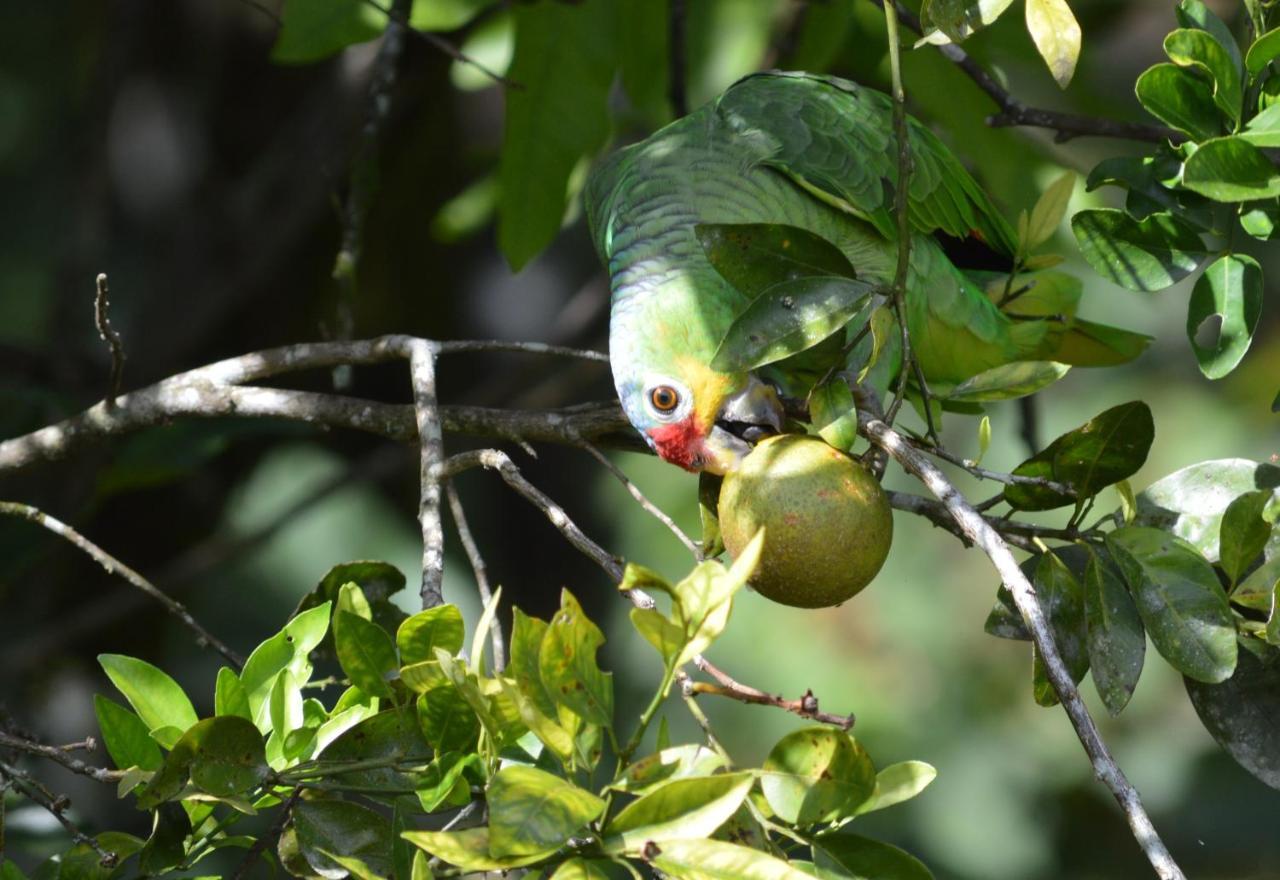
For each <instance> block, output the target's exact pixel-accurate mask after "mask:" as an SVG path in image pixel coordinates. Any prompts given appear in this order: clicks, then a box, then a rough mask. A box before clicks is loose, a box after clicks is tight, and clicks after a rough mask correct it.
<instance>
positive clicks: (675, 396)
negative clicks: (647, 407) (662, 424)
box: [649, 385, 680, 414]
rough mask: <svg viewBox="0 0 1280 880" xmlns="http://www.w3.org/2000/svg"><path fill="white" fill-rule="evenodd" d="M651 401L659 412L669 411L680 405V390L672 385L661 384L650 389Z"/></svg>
mask: <svg viewBox="0 0 1280 880" xmlns="http://www.w3.org/2000/svg"><path fill="white" fill-rule="evenodd" d="M649 403H651V404H653V408H654V409H656V410H657V411H658V412H660V413H663V414H666V413H669V412H671V411H672V410H674V409H675V408H676V407H677V406H679V405H680V392H678V391H676V390H675V389H674V388H672V387H671V386H670V385H659V386H657V387H656V388H653V389H651V390H650V391H649Z"/></svg>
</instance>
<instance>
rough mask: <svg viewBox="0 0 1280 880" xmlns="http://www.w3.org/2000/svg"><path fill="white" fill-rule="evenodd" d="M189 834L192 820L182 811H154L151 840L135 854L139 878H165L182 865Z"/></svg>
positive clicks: (173, 807) (171, 808)
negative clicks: (170, 871)
mask: <svg viewBox="0 0 1280 880" xmlns="http://www.w3.org/2000/svg"><path fill="white" fill-rule="evenodd" d="M139 805H141V802H139ZM148 809H150V808H148ZM190 833H191V820H190V819H189V818H188V817H187V814H186V813H185V812H184V811H183V809H182V807H180V806H178V805H177V804H160V805H159V808H158V809H156V810H155V820H154V822H153V824H152V829H151V836H150V837H149V838H147V842H146V844H145V845H144V846H143V847H142V849H141V850H140V851H139V852H138V868H139V869H140V870H141V873H142V875H143V876H153V875H156V874H164V873H167V870H168V869H169V868H172V867H174V866H176V865H177V864H178V863H179V862H181V861H182V859H183V857H184V856H185V855H186V852H185V848H184V846H183V844H184V842H185V841H186V838H187V835H189V834H190Z"/></svg>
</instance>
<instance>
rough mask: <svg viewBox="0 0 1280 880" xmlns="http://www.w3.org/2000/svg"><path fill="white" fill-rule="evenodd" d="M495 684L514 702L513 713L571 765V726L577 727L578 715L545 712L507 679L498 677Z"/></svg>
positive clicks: (565, 762)
mask: <svg viewBox="0 0 1280 880" xmlns="http://www.w3.org/2000/svg"><path fill="white" fill-rule="evenodd" d="M498 684H499V685H501V687H502V691H503V693H504V694H505V695H506V696H507V697H508V698H509V699H510V700H511V701H512V703H513V704H514V705H515V707H516V712H517V713H518V714H519V716H520V720H521V721H522V722H523V723H524V725H525V727H527V728H529V730H530V731H531V732H532V733H533V735H534V736H536V737H537V738H538V740H539V741H540V742H541V743H542V744H543V745H544V746H546V747H547V748H548V749H550V750H551V753H552V754H554V755H555V757H556V759H557V760H558V761H560V763H561V764H563V765H565V766H566V767H568V766H570V765H571V761H572V759H573V756H574V737H573V733H572V732H571V729H570V728H576V727H577V726H578V725H579V724H580V719H579V717H578V716H577V715H575V714H574V713H572V712H571V711H570V710H568V709H561V710H557V709H554V708H553V709H552V711H551V712H550V713H544V712H543V711H542V710H541V709H539V708H538V707H537V706H535V705H534V703H533V701H532V700H531V699H530V698H529V697H528V696H527V695H525V694H524V693H523V692H522V691H521V690H520V688H519V686H518V685H517V684H515V683H513V682H512V681H511V680H510V679H506V678H502V679H498ZM562 713H563V715H562ZM563 716H567V718H566V717H563ZM562 720H563V721H565V722H567V724H568V726H566V725H565V724H562V723H561V721H562Z"/></svg>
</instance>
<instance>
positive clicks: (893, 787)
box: [854, 761, 938, 816]
mask: <svg viewBox="0 0 1280 880" xmlns="http://www.w3.org/2000/svg"><path fill="white" fill-rule="evenodd" d="M937 775H938V771H937V770H936V769H934V767H933V765H931V764H926V763H925V762H924V761H900V762H899V763H897V764H890V765H889V766H888V767H885V768H884V769H883V770H881V771H880V772H879V773H877V774H876V785H875V789H874V790H873V791H872V792H871V797H869V798H867V799H866V800H865V801H863V802H862V803H861V804H859V805H858V808H857V809H856V810H855V811H854V815H856V816H861V815H862V814H863V813H874V812H875V811H876V810H883V809H885V808H886V807H892V806H894V805H895V804H900V803H902V802H903V801H909V800H911V799H912V798H913V797H915V796H916V795H918V794H919V793H920V792H922V791H924V790H925V789H926V788H928V787H929V783H931V782H933V780H934V779H935V778H936V777H937Z"/></svg>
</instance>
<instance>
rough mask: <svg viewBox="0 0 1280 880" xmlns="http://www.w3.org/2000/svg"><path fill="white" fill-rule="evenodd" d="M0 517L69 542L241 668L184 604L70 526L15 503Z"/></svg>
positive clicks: (1, 509) (1, 508) (3, 506)
mask: <svg viewBox="0 0 1280 880" xmlns="http://www.w3.org/2000/svg"><path fill="white" fill-rule="evenodd" d="M0 515H4V516H16V517H20V518H22V519H25V520H28V521H30V522H33V523H35V524H36V525H38V526H41V527H43V528H45V529H48V530H49V531H50V532H53V533H54V534H55V535H57V536H58V537H60V538H62V539H64V540H66V541H69V542H70V543H71V544H73V545H75V546H76V547H77V548H79V549H80V550H82V551H83V552H84V553H86V554H88V556H89V557H91V558H92V559H93V560H94V561H95V562H97V563H98V564H99V565H101V566H102V567H103V568H104V569H105V570H106V572H107V574H117V575H120V577H122V578H124V579H125V580H126V581H128V582H129V583H131V584H133V585H134V586H135V587H137V588H138V589H139V590H141V591H142V592H144V593H146V594H147V595H148V596H150V597H151V598H153V599H155V600H156V601H157V602H159V603H160V604H161V605H163V606H164V607H165V609H166V610H167V611H168V612H169V613H170V614H172V615H173V616H174V617H176V618H178V620H180V621H181V622H182V624H183V625H184V626H186V627H187V628H188V629H189V630H191V631H192V632H194V633H195V634H196V644H198V645H200V646H201V647H204V646H206V645H207V646H209V647H212V648H213V649H214V650H216V651H217V652H218V653H219V654H221V655H222V656H223V657H225V658H226V659H227V662H228V663H230V664H231V665H232V666H234V667H235V668H236V669H240V668H241V667H242V666H244V659H243V658H242V657H241V656H240V655H239V654H237V653H236V652H235V651H233V650H231V649H230V648H228V647H227V646H226V645H225V644H224V643H223V642H222V640H221V639H219V638H218V637H217V636H215V635H214V634H213V633H211V632H209V631H208V630H207V629H205V628H204V627H203V626H201V625H200V622H199V621H197V620H196V619H195V618H194V617H192V616H191V612H190V611H188V610H187V608H186V606H185V605H183V604H182V603H181V602H179V601H178V600H176V599H174V598H172V597H170V596H169V595H167V594H166V593H164V592H163V591H161V590H160V589H159V588H158V587H156V586H155V584H153V583H151V581H149V580H147V579H146V578H144V577H143V576H142V575H140V574H138V572H136V571H134V570H133V569H132V568H130V567H129V566H127V565H125V564H124V563H123V562H121V561H120V560H118V559H116V558H115V557H114V556H112V555H111V554H110V553H108V552H107V551H105V550H103V549H102V548H101V547H99V546H98V545H97V544H95V543H93V542H92V541H90V540H89V539H88V538H86V537H85V536H84V535H82V534H80V533H79V532H77V531H76V530H75V529H73V528H71V526H69V525H67V524H66V523H64V522H61V521H60V520H58V519H55V518H54V517H52V516H49V514H47V513H45V512H44V511H42V510H40V509H39V508H36V507H32V506H31V505H29V504H20V503H18V502H16V501H0Z"/></svg>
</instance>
